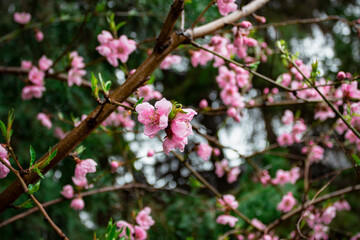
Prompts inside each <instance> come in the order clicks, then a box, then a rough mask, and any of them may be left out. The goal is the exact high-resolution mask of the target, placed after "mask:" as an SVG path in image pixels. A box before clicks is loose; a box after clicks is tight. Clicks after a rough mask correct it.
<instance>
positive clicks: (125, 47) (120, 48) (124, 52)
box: [109, 35, 136, 67]
mask: <svg viewBox="0 0 360 240" xmlns="http://www.w3.org/2000/svg"><path fill="white" fill-rule="evenodd" d="M109 44H110V47H111V48H112V50H113V54H114V55H115V57H116V58H118V59H120V61H121V62H123V63H126V62H127V60H128V58H129V55H130V54H131V53H132V52H133V51H135V49H136V42H135V41H134V40H130V39H128V38H127V36H125V35H122V36H120V38H119V39H115V40H112V41H111V42H110V43H109ZM116 63H117V61H116ZM116 66H117V64H116ZM116 66H114V67H116Z"/></svg>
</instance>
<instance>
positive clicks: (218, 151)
mask: <svg viewBox="0 0 360 240" xmlns="http://www.w3.org/2000/svg"><path fill="white" fill-rule="evenodd" d="M213 153H214V155H215V156H217V157H218V156H220V149H218V148H214V149H213Z"/></svg>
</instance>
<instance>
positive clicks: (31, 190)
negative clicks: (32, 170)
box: [28, 181, 41, 194]
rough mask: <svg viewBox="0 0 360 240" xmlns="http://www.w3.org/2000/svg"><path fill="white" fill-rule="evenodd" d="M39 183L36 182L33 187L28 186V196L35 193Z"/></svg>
mask: <svg viewBox="0 0 360 240" xmlns="http://www.w3.org/2000/svg"><path fill="white" fill-rule="evenodd" d="M40 182H41V181H38V182H37V183H36V184H35V185H32V184H29V186H28V194H33V193H35V192H37V190H39V188H40Z"/></svg>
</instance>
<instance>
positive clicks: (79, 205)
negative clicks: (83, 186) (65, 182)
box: [70, 198, 85, 211]
mask: <svg viewBox="0 0 360 240" xmlns="http://www.w3.org/2000/svg"><path fill="white" fill-rule="evenodd" d="M70 207H71V208H72V209H74V210H76V211H80V210H83V209H84V207H85V202H84V200H83V199H82V198H75V199H73V200H72V201H71V203H70Z"/></svg>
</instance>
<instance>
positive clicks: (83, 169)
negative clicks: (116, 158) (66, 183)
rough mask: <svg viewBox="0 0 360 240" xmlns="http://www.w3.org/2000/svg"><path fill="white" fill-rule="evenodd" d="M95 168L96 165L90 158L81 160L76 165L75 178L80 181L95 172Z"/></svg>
mask: <svg viewBox="0 0 360 240" xmlns="http://www.w3.org/2000/svg"><path fill="white" fill-rule="evenodd" d="M96 166H97V163H96V162H95V161H94V160H92V159H90V158H88V159H85V160H81V161H80V162H79V163H77V164H76V168H75V178H77V179H80V178H83V177H85V175H86V174H87V173H94V172H96Z"/></svg>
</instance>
